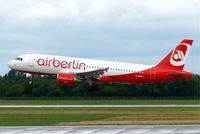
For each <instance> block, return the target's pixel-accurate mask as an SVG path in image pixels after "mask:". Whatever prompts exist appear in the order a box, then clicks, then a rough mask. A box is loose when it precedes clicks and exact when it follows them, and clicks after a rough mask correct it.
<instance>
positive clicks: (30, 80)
mask: <svg viewBox="0 0 200 134" xmlns="http://www.w3.org/2000/svg"><path fill="white" fill-rule="evenodd" d="M33 78H34V74H31V77H30V79H29V81H28V84H29V85H32V84H33Z"/></svg>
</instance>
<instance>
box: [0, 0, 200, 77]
mask: <svg viewBox="0 0 200 134" xmlns="http://www.w3.org/2000/svg"><path fill="white" fill-rule="evenodd" d="M185 38H189V39H193V40H194V43H193V47H192V48H191V51H190V54H189V57H188V61H187V63H186V68H185V69H186V70H189V71H192V72H194V73H199V74H200V44H199V43H200V1H199V0H165V1H164V0H123V1H122V0H0V66H1V70H0V75H4V74H5V73H6V72H7V71H8V70H9V68H8V67H7V62H8V61H9V60H11V59H13V58H15V57H16V56H18V55H21V54H25V53H44V54H56V55H63V56H74V57H85V58H92V59H102V60H115V61H124V62H132V63H141V64H156V63H158V62H159V61H160V60H161V59H162V58H164V57H165V56H166V55H167V54H168V53H169V51H171V50H172V49H173V48H174V47H175V46H176V45H177V44H178V43H179V42H180V41H181V40H183V39H185Z"/></svg>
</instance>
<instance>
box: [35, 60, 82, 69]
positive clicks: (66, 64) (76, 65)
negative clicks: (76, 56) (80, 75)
mask: <svg viewBox="0 0 200 134" xmlns="http://www.w3.org/2000/svg"><path fill="white" fill-rule="evenodd" d="M37 64H38V65H39V66H46V67H49V66H54V67H55V68H58V67H62V68H67V69H77V70H85V69H86V64H85V63H82V62H79V61H78V60H72V61H66V60H63V61H60V60H57V59H56V58H53V59H48V57H47V58H46V59H43V58H40V59H38V60H37Z"/></svg>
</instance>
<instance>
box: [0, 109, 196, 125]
mask: <svg viewBox="0 0 200 134" xmlns="http://www.w3.org/2000/svg"><path fill="white" fill-rule="evenodd" d="M113 124H119V125H125V124H200V109H199V108H0V126H46V125H113Z"/></svg>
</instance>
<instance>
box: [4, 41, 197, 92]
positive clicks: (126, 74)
mask: <svg viewBox="0 0 200 134" xmlns="http://www.w3.org/2000/svg"><path fill="white" fill-rule="evenodd" d="M192 42H193V40H190V39H184V40H183V41H182V42H180V43H179V44H178V46H177V47H176V48H175V49H173V50H172V51H171V52H170V53H169V54H168V55H167V56H166V57H165V58H164V59H163V60H161V61H160V62H159V63H158V64H156V65H142V64H132V63H124V62H114V61H103V60H94V59H85V58H74V57H63V56H55V55H45V54H24V55H20V56H18V57H17V58H15V59H13V60H11V61H10V62H9V63H8V67H9V68H11V69H13V70H15V71H19V72H23V73H29V74H32V76H34V74H41V75H54V76H57V82H58V83H59V84H62V85H63V84H64V85H72V84H74V83H75V82H78V81H85V82H88V83H89V85H90V86H89V88H88V90H89V91H96V90H98V87H97V84H96V83H97V82H109V83H128V84H143V83H145V84H146V83H160V82H165V81H171V80H179V79H185V78H190V77H192V76H193V74H192V73H191V72H189V71H184V70H183V69H184V65H185V63H186V59H187V57H188V54H189V50H190V48H191V46H192ZM31 83H32V80H31V81H30V84H31Z"/></svg>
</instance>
